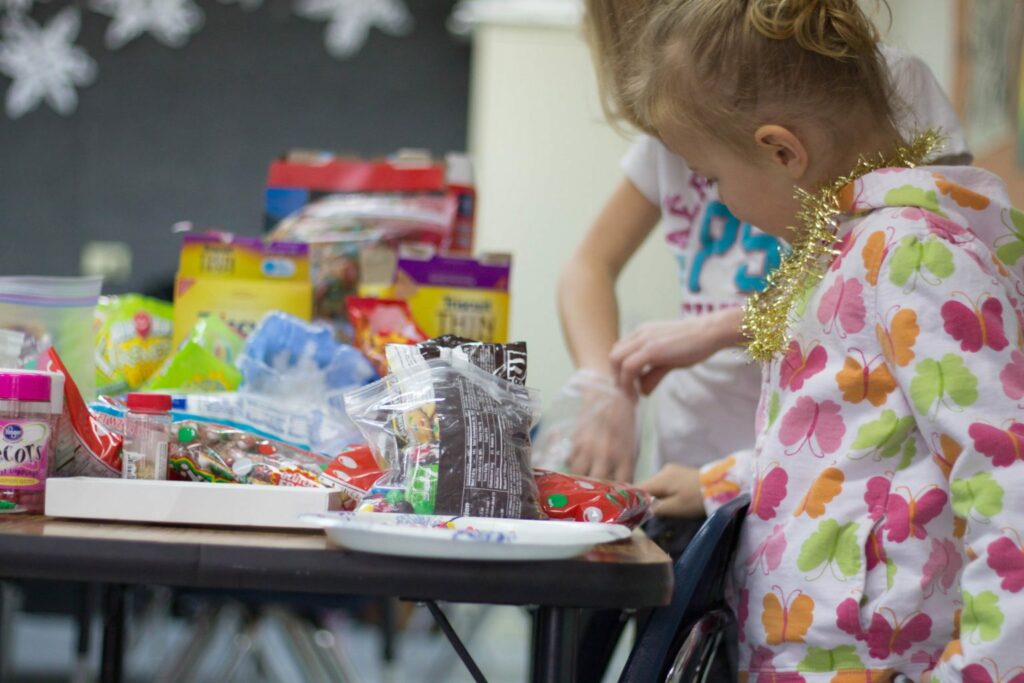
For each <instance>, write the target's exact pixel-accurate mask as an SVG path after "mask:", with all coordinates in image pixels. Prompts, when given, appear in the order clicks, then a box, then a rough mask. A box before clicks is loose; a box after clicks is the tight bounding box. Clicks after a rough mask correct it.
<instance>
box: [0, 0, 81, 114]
mask: <svg viewBox="0 0 1024 683" xmlns="http://www.w3.org/2000/svg"><path fill="white" fill-rule="evenodd" d="M80 28H81V16H80V15H79V13H78V10H77V9H76V8H74V7H68V8H67V9H65V10H62V11H61V12H60V13H59V14H58V15H57V16H55V17H54V18H53V19H51V20H50V21H49V23H48V24H46V26H45V27H40V26H39V24H37V23H36V22H34V21H32V20H31V19H29V18H28V17H25V16H20V15H10V16H8V17H6V18H5V19H4V21H3V24H2V25H0V73H3V74H4V75H6V76H8V77H10V78H11V80H13V81H14V82H13V83H11V87H10V88H8V90H7V99H6V108H7V115H8V116H10V117H11V118H12V119H14V118H18V117H19V116H22V115H23V114H25V113H27V112H29V111H32V110H33V109H35V108H36V107H38V106H39V104H40V103H41V102H42V101H44V100H45V101H46V103H47V104H49V105H50V106H51V107H52V108H53V109H54V110H55V111H57V112H58V113H60V114H64V115H67V114H70V113H71V112H73V111H74V110H75V107H76V106H78V94H77V92H76V91H75V87H76V86H77V87H82V86H86V85H89V84H90V83H92V82H93V80H95V78H96V62H94V61H93V59H92V58H91V57H90V56H89V55H88V54H86V52H85V50H83V49H82V48H80V47H78V46H77V45H75V44H74V41H75V38H77V37H78V31H79V29H80Z"/></svg>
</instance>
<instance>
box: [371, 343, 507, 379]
mask: <svg viewBox="0 0 1024 683" xmlns="http://www.w3.org/2000/svg"><path fill="white" fill-rule="evenodd" d="M385 353H386V354H387V359H388V367H389V368H390V369H391V371H392V372H395V371H396V370H406V369H409V368H412V367H415V366H421V365H423V364H424V363H425V361H428V360H433V359H435V358H437V359H440V360H443V361H446V362H448V363H451V364H453V365H457V364H460V363H461V364H469V365H475V366H476V367H478V368H480V369H481V370H483V371H484V372H489V373H491V374H492V375H494V376H495V377H500V378H501V379H504V380H508V381H509V382H514V383H515V384H521V385H525V384H526V342H511V343H508V344H488V343H484V342H478V341H474V340H472V339H466V338H464V337H456V336H455V335H451V334H446V335H444V336H441V337H435V338H434V339H428V340H427V341H425V342H420V343H419V344H415V345H409V344H388V345H387V347H386V349H385Z"/></svg>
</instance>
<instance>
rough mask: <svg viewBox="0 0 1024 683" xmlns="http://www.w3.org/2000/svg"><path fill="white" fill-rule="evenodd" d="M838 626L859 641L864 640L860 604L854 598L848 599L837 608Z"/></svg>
mask: <svg viewBox="0 0 1024 683" xmlns="http://www.w3.org/2000/svg"><path fill="white" fill-rule="evenodd" d="M836 626H838V627H839V628H840V630H842V631H843V633H849V634H850V635H851V636H853V637H854V638H856V639H857V640H864V637H865V636H864V628H863V627H862V626H861V625H860V604H859V603H858V602H857V601H856V600H854V599H853V598H846V599H845V600H843V601H842V602H841V603H839V607H836Z"/></svg>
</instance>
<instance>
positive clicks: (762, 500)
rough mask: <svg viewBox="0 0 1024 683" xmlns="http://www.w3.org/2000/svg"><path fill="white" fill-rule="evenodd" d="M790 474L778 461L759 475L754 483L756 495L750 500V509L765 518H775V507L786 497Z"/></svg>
mask: <svg viewBox="0 0 1024 683" xmlns="http://www.w3.org/2000/svg"><path fill="white" fill-rule="evenodd" d="M788 482H789V475H788V474H786V470H784V469H782V468H781V467H779V466H778V464H776V463H772V464H771V465H769V467H768V471H767V472H766V473H765V474H764V475H761V476H758V478H757V481H756V482H755V483H754V497H753V499H752V500H751V501H750V510H751V511H752V512H753V513H754V514H756V515H757V516H758V517H760V518H761V519H764V520H768V519H774V518H775V509H776V508H777V507H779V505H781V504H782V501H783V499H785V497H786V484H787V483H788Z"/></svg>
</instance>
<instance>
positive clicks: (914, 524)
mask: <svg viewBox="0 0 1024 683" xmlns="http://www.w3.org/2000/svg"><path fill="white" fill-rule="evenodd" d="M901 488H903V489H904V490H906V488H905V487H901ZM908 499H909V500H908ZM948 500H949V496H948V495H946V492H945V491H943V490H942V489H940V488H938V487H933V488H930V489H928V490H927V491H925V493H924V494H923V495H921V496H918V497H915V496H914V495H913V494H911V493H910V491H907V498H904V497H903V496H901V495H900V494H898V493H896V492H895V491H890V492H889V501H888V503H886V506H885V529H886V538H887V539H888V540H890V541H893V542H895V543H902V542H903V541H905V540H907V539H908V538H910V537H911V536H913V537H914V538H919V539H922V540H923V539H924V538H925V537H926V536H927V534H926V533H925V530H924V527H925V525H926V524H927V523H928V522H930V521H932V520H933V519H935V518H936V517H938V516H939V514H940V513H941V512H942V511H943V510H944V509H945V508H946V501H948Z"/></svg>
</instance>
